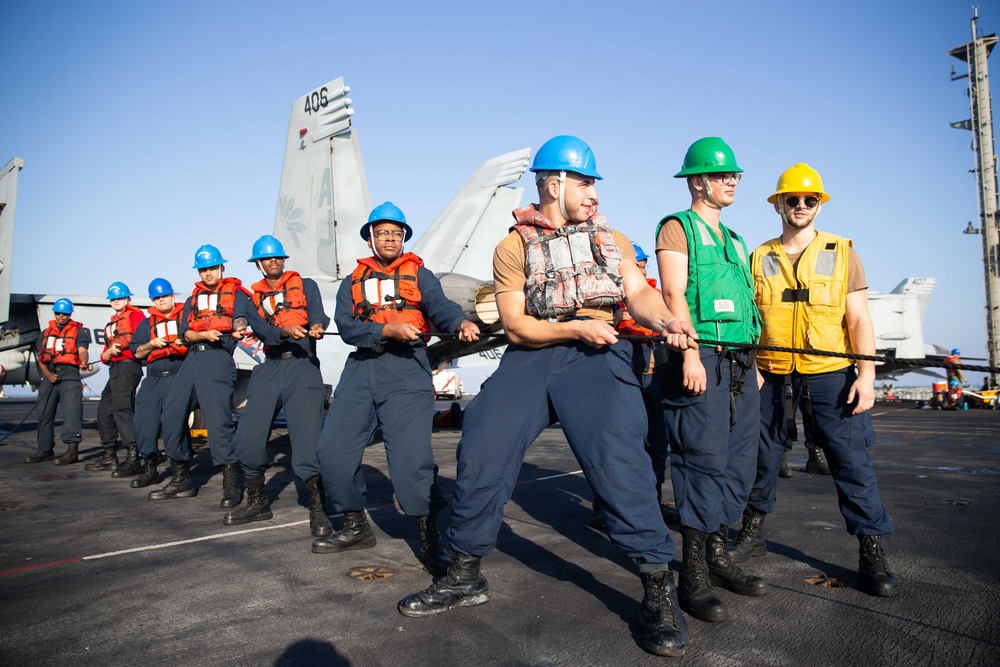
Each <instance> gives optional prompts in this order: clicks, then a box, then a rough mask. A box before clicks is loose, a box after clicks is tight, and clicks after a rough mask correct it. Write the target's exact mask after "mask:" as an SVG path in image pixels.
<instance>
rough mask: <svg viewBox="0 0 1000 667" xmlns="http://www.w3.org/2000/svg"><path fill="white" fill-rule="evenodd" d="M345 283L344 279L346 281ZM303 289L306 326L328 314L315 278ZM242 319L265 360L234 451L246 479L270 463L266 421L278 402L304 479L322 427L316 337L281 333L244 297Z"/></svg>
mask: <svg viewBox="0 0 1000 667" xmlns="http://www.w3.org/2000/svg"><path fill="white" fill-rule="evenodd" d="M345 282H349V281H345ZM302 292H303V294H304V296H305V299H306V312H307V314H308V317H309V322H308V324H306V325H305V329H309V328H310V327H311V326H313V325H314V324H320V325H322V326H323V328H324V329H325V328H326V327H327V326H329V324H330V318H329V317H327V315H326V312H325V311H324V310H323V297H322V295H321V294H320V291H319V287H318V286H317V285H316V281H315V280H312V279H311V278H303V279H302ZM241 315H242V316H243V317H245V318H247V321H248V322H249V323H250V328H251V329H253V332H254V335H256V336H257V338H258V339H260V341H261V342H263V343H264V345H265V346H266V347H265V352H264V355H265V357H266V360H265V361H264V363H262V364H260V365H258V366H256V367H255V368H254V369H253V373H252V374H251V375H250V387H249V389H248V390H247V404H246V408H244V410H243V415H242V417H241V418H240V423H239V426H238V427H237V429H236V453H237V455H238V456H239V459H240V464H241V465H242V467H243V473H244V474H245V475H246V477H247V478H248V479H249V478H251V477H260V476H261V475H263V474H264V471H265V470H266V469H267V468H268V467H269V465H270V460H269V459H268V456H267V441H268V439H269V438H270V435H271V422H272V421H274V417H275V415H276V414H277V413H278V410H280V409H281V408H282V407H284V409H285V417H286V419H287V420H288V438H289V440H291V443H292V470H293V471H294V472H295V475H296V477H298V478H299V479H300V480H302V481H303V482H305V481H308V480H309V479H311V478H312V477H315V476H316V475H318V474H319V463H318V462H317V460H316V443H317V442H318V441H319V434H320V431H321V429H322V427H323V395H324V392H323V375H322V374H321V373H320V370H319V359H317V358H316V339H315V338H310V337H309V336H306V337H305V338H301V339H299V340H294V339H291V338H282V337H281V329H280V328H279V327H276V326H274V325H271V324H268V323H267V321H266V320H265V319H264V318H263V317H261V314H260V312H259V311H258V310H257V308H256V307H255V306H254V304H253V301H252V300H250V299H244V300H243V301H241V308H240V309H239V310H237V311H236V316H237V317H238V316H241Z"/></svg>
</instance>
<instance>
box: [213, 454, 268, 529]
mask: <svg viewBox="0 0 1000 667" xmlns="http://www.w3.org/2000/svg"><path fill="white" fill-rule="evenodd" d="M239 467H240V464H239V463H227V464H226V465H224V466H222V500H221V501H220V502H219V507H221V508H222V509H224V510H225V509H229V508H230V507H236V506H237V505H239V504H240V502H241V501H242V500H243V494H242V493H241V492H240V477H239ZM261 479H264V477H263V476H261ZM268 518H270V517H268Z"/></svg>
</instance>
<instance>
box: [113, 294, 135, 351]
mask: <svg viewBox="0 0 1000 667" xmlns="http://www.w3.org/2000/svg"><path fill="white" fill-rule="evenodd" d="M139 312H142V311H140V310H139V309H138V308H136V307H135V306H133V305H132V304H128V305H126V306H125V308H123V309H122V311H121V312H120V313H115V314H114V315H112V316H111V321H110V322H108V323H107V324H106V325H105V326H104V341H105V342H104V349H108V348H109V347H111V346H112V345H115V344H117V345H118V347H120V348H121V349H122V350H127V349H128V344H129V343H130V342H132V335H133V334H135V329H133V328H132V313H139Z"/></svg>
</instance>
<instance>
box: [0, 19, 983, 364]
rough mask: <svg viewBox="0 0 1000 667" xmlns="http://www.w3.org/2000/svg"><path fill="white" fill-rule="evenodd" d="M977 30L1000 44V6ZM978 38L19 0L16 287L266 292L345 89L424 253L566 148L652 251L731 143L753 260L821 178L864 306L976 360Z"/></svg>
mask: <svg viewBox="0 0 1000 667" xmlns="http://www.w3.org/2000/svg"><path fill="white" fill-rule="evenodd" d="M981 14H982V16H981V19H980V24H979V25H980V27H981V28H982V29H983V30H984V31H985V32H987V33H990V32H995V31H996V30H997V26H998V25H1000V5H998V3H993V4H988V3H982V6H981ZM971 15H972V10H971V7H970V5H969V4H967V3H964V2H956V1H948V2H940V1H939V2H932V1H929V0H920V1H907V2H903V1H889V0H882V1H878V2H870V1H866V2H861V1H855V0H848V1H840V2H832V1H831V2H768V1H762V2H727V1H724V0H718V1H716V2H706V3H677V2H634V3H609V2H590V1H578V2H574V3H540V2H530V3H525V2H506V3H471V2H435V3H410V2H407V3H404V2H398V3H387V2H367V3H360V2H357V3H347V2H337V3H324V2H310V3H301V2H280V3H277V2H254V1H244V2H215V1H213V2H204V1H202V2H185V1H177V2H173V1H172V2H158V3H152V2H90V3H84V2H66V1H64V2H15V1H13V0H0V44H3V47H4V48H3V54H4V55H3V67H2V70H0V71H2V75H0V164H2V163H5V162H6V161H7V160H8V159H10V158H11V157H14V156H17V157H21V158H23V159H24V161H25V168H24V170H23V171H22V172H21V177H20V188H19V195H18V197H19V198H18V211H17V232H16V241H15V254H14V264H13V268H12V270H13V289H14V291H16V292H33V293H70V294H103V293H104V292H105V291H106V289H107V285H108V284H109V283H110V282H111V281H113V280H123V281H125V282H126V283H128V284H129V285H130V286H131V287H132V289H133V291H135V292H137V293H139V292H141V291H144V290H145V286H146V285H147V284H148V282H149V280H150V279H152V278H153V277H156V276H163V277H166V278H168V279H170V280H171V281H172V282H173V283H174V285H175V286H176V287H178V289H182V290H186V289H187V288H188V286H189V285H190V283H192V282H193V281H194V280H195V279H196V274H195V272H194V271H193V270H192V269H191V268H190V267H191V263H192V255H193V252H194V250H195V248H196V247H197V246H199V245H201V244H203V243H213V244H215V245H217V246H219V247H220V248H221V249H222V251H223V254H224V255H225V256H226V257H227V258H229V259H230V260H232V261H231V263H230V267H229V273H230V275H238V276H240V277H243V278H244V279H245V280H247V279H251V278H254V274H253V271H252V270H251V266H250V265H249V264H245V263H244V262H243V260H245V259H246V257H248V256H249V252H250V246H251V244H252V243H253V241H254V240H255V239H256V238H257V237H258V236H260V235H261V234H264V233H269V232H270V231H271V229H272V226H273V222H274V213H275V207H276V197H277V191H278V183H279V179H280V173H281V164H282V156H283V150H284V146H283V144H284V139H285V133H286V131H287V126H288V114H289V109H290V106H291V103H292V102H293V101H294V100H296V99H297V98H298V97H300V96H301V95H304V94H305V93H306V92H308V91H309V90H311V89H313V88H315V87H316V86H318V85H321V84H323V83H326V82H327V81H329V80H331V79H333V78H335V77H337V76H343V77H345V79H346V82H347V84H348V85H350V86H351V87H352V89H353V92H352V93H351V97H352V98H353V99H354V106H355V108H356V110H357V111H356V115H355V116H354V123H355V128H356V129H357V131H358V132H359V136H360V140H361V146H362V151H363V154H364V161H365V168H366V171H367V176H368V186H369V192H370V194H371V200H372V202H373V203H377V202H381V201H383V200H386V199H391V200H393V201H394V202H395V203H397V204H398V205H399V206H400V207H402V208H403V210H404V211H405V212H406V215H407V218H408V219H409V220H410V221H411V222H412V223H413V226H414V227H415V228H416V231H417V232H418V233H419V232H420V231H421V230H422V229H423V228H424V227H425V226H426V225H427V224H429V222H430V221H431V220H433V219H434V217H435V216H436V215H437V213H438V212H439V211H440V210H441V209H442V208H443V207H444V205H445V204H446V203H447V202H448V200H449V199H450V198H451V196H452V195H453V194H454V193H455V191H457V189H458V188H459V186H460V185H461V184H462V183H463V182H464V181H465V179H466V178H467V177H468V176H469V174H470V173H471V172H472V170H473V169H474V168H475V167H476V166H477V165H478V164H479V163H481V162H482V161H484V160H486V159H488V158H490V157H492V156H494V155H498V154H500V153H504V152H507V151H510V150H514V149H517V148H521V147H525V146H532V147H533V148H537V147H538V146H539V145H540V144H541V143H542V142H544V141H545V140H546V139H548V138H549V137H551V136H553V135H555V134H564V133H570V134H577V135H579V136H581V137H583V138H584V139H585V140H586V141H588V142H589V143H590V145H591V146H592V147H593V149H594V151H595V154H596V156H597V161H598V168H599V170H600V172H601V173H602V174H603V175H604V177H605V180H604V181H602V182H601V184H600V191H599V192H600V198H601V208H602V211H603V212H604V213H605V214H606V215H607V216H608V218H609V219H610V220H611V221H612V224H613V225H615V226H616V227H618V228H619V229H621V230H622V231H624V232H625V233H626V234H628V235H629V236H630V237H631V238H632V239H633V240H635V241H637V242H639V243H640V244H642V245H643V246H645V247H646V248H647V250H651V246H652V237H653V228H654V226H655V224H656V222H657V221H658V220H659V219H660V217H662V216H663V215H665V214H667V213H671V212H674V211H676V210H680V209H683V208H686V206H687V204H688V203H689V200H688V196H687V192H686V188H685V186H684V183H683V181H682V180H675V179H673V178H671V176H672V175H673V173H674V172H675V171H676V170H677V169H678V168H679V166H680V163H681V160H682V158H683V154H684V151H685V150H686V148H687V146H688V145H689V144H690V143H691V142H692V141H693V140H695V139H697V138H699V137H702V136H706V135H719V136H722V137H724V138H725V139H726V140H727V141H728V142H729V143H730V145H731V146H732V147H733V148H734V149H735V151H736V155H737V159H738V161H739V163H740V165H741V166H742V167H743V169H744V170H745V171H746V173H745V177H744V179H743V182H742V183H741V185H740V186H739V189H738V191H737V199H736V203H735V204H734V205H733V206H732V207H731V208H730V209H727V211H726V213H725V215H724V218H723V220H724V222H726V223H727V224H728V225H729V226H731V227H732V228H734V229H736V230H737V231H739V232H740V233H742V234H743V235H744V236H745V237H746V239H747V242H748V244H750V245H751V247H753V246H755V245H756V244H758V243H760V242H762V241H764V240H766V239H768V238H770V237H773V236H775V235H776V234H777V233H778V232H779V231H780V226H779V219H778V217H777V215H776V214H775V213H774V211H773V210H772V209H771V207H770V206H769V205H768V204H767V203H766V202H765V198H766V197H767V195H768V194H770V193H771V192H772V191H773V188H774V184H775V181H776V179H777V176H778V174H779V173H780V172H781V171H782V170H783V169H785V168H787V167H788V166H790V165H791V164H793V163H795V162H802V161H804V162H808V163H809V164H810V165H812V166H814V167H815V168H817V169H818V170H820V172H821V173H822V175H823V177H824V180H825V183H826V187H827V190H828V191H829V192H830V193H831V195H832V197H833V198H832V201H831V202H830V203H829V204H828V205H827V206H826V207H825V208H824V210H823V213H822V215H821V216H820V218H819V221H818V223H819V227H820V228H821V229H825V230H827V231H831V232H834V233H838V234H841V235H844V236H848V237H851V238H853V239H854V241H855V246H856V248H857V250H858V252H859V253H860V255H861V257H862V259H863V260H864V263H865V267H866V270H867V274H868V281H869V285H870V287H871V289H873V290H877V291H889V290H891V289H892V288H893V287H894V286H895V285H896V284H897V283H898V282H899V281H900V280H901V279H902V278H904V277H907V276H930V277H934V278H936V279H937V289H936V291H935V293H934V296H933V298H932V301H931V307H930V312H929V314H928V319H927V322H926V325H925V335H926V339H927V340H928V341H929V342H934V343H938V344H941V345H944V346H946V347H953V346H954V347H960V348H962V351H963V353H964V355H965V356H980V357H981V356H984V354H985V338H986V330H985V317H984V296H983V292H984V287H983V274H982V263H981V239H980V237H978V236H966V235H963V234H961V230H962V229H963V228H964V227H965V225H966V223H967V222H968V221H969V220H972V221H973V222H974V224H978V217H977V216H978V213H977V206H976V190H975V182H974V178H973V176H972V174H970V173H969V170H970V169H971V168H972V167H973V154H972V152H971V150H970V144H971V133H969V132H965V131H958V130H954V129H951V128H950V127H949V126H948V123H949V122H951V121H957V120H962V119H965V118H968V116H969V107H968V98H967V97H966V93H965V87H966V84H965V82H964V80H963V81H962V82H956V83H952V82H951V81H950V80H949V76H948V74H949V70H950V68H951V67H952V66H955V67H956V69H957V70H959V71H961V72H964V63H961V62H960V61H958V60H956V59H954V58H951V57H950V56H947V55H946V53H945V52H946V51H947V50H949V49H951V48H953V47H956V46H959V45H961V44H964V43H965V42H967V41H969V39H970V28H969V18H970V17H971ZM991 60H992V61H993V62H991V65H992V67H993V69H994V71H996V72H1000V62H998V61H997V59H996V57H993V58H991ZM994 79H995V81H997V82H1000V77H994ZM994 87H995V88H998V89H1000V83H997V84H996V85H995V86H994ZM531 192H532V190H531V188H530V186H529V188H528V189H527V190H526V195H530V194H531ZM526 200H527V196H526ZM917 382H921V383H922V382H923V381H922V380H917Z"/></svg>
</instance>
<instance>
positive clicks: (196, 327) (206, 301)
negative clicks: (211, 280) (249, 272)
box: [188, 278, 250, 333]
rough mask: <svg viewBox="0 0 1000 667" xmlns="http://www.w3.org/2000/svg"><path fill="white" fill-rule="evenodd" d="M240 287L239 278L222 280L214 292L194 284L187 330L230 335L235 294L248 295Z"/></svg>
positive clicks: (201, 285) (202, 285) (203, 285)
mask: <svg viewBox="0 0 1000 667" xmlns="http://www.w3.org/2000/svg"><path fill="white" fill-rule="evenodd" d="M242 285H243V283H242V282H240V280H239V278H223V279H222V280H220V281H219V284H218V285H216V288H215V289H214V290H211V289H209V288H208V287H206V286H205V283H202V282H198V283H195V285H194V290H193V291H192V292H191V312H190V316H189V317H188V328H189V329H191V330H193V331H210V330H213V329H214V330H215V331H219V332H221V333H231V332H232V330H233V306H234V305H235V303H236V292H237V291H241V292H243V293H244V294H246V295H247V296H249V295H250V292H248V291H247V290H246V288H244V287H243V286H242Z"/></svg>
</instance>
